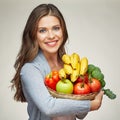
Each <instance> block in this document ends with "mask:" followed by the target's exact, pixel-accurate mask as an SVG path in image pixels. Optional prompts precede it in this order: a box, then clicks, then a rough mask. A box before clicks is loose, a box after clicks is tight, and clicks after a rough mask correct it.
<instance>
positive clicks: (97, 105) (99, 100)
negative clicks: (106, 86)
mask: <svg viewBox="0 0 120 120" xmlns="http://www.w3.org/2000/svg"><path fill="white" fill-rule="evenodd" d="M103 94H104V91H100V92H99V93H98V94H97V95H96V97H95V99H94V100H92V101H91V108H90V111H93V110H98V109H99V108H100V106H101V104H102V98H103Z"/></svg>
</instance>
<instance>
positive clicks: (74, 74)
mask: <svg viewBox="0 0 120 120" xmlns="http://www.w3.org/2000/svg"><path fill="white" fill-rule="evenodd" d="M78 77H79V72H78V70H77V69H76V70H73V72H72V74H71V75H70V80H71V81H72V82H75V81H76V80H77V78H78Z"/></svg>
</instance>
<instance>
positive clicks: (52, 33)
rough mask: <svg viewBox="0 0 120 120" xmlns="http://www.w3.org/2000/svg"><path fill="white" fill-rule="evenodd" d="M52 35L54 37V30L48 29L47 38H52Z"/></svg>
mask: <svg viewBox="0 0 120 120" xmlns="http://www.w3.org/2000/svg"><path fill="white" fill-rule="evenodd" d="M54 37H55V34H54V32H53V31H52V30H50V31H49V32H48V38H49V39H53V38H54Z"/></svg>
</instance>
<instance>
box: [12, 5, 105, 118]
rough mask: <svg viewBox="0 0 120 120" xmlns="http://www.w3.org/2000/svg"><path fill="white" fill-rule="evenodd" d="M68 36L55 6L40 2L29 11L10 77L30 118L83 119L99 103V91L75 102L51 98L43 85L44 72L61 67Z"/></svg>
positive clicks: (100, 97)
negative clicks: (93, 95)
mask: <svg viewBox="0 0 120 120" xmlns="http://www.w3.org/2000/svg"><path fill="white" fill-rule="evenodd" d="M67 39H68V33H67V29H66V24H65V21H64V18H63V16H62V14H61V12H60V11H59V9H58V8H57V7H56V6H54V5H53V4H41V5H39V6H37V7H36V8H35V9H34V10H33V11H32V13H31V14H30V16H29V18H28V21H27V23H26V26H25V29H24V32H23V37H22V45H21V49H20V52H19V54H18V57H17V60H16V63H15V69H16V74H15V76H14V78H13V79H12V88H14V87H15V88H16V93H15V96H14V98H15V100H16V101H21V102H27V103H28V114H29V120H75V119H76V118H77V117H78V118H80V119H83V118H84V117H85V116H86V115H87V113H88V112H89V111H92V110H97V109H99V107H100V106H101V101H102V97H103V92H102V91H101V92H100V93H99V94H98V95H97V96H96V98H95V99H94V100H93V101H89V100H85V101H77V100H70V99H56V98H53V97H52V96H51V95H50V94H49V92H48V90H47V88H46V87H45V85H44V78H45V76H46V74H48V73H49V72H50V71H51V70H59V69H61V68H62V67H63V63H62V60H61V56H62V55H63V54H64V53H65V48H64V45H65V43H66V41H67Z"/></svg>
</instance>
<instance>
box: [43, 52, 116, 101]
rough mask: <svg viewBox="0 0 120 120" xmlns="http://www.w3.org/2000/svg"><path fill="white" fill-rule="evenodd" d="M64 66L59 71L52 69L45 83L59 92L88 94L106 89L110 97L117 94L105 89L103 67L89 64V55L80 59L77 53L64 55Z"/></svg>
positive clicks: (113, 97) (106, 93)
mask: <svg viewBox="0 0 120 120" xmlns="http://www.w3.org/2000/svg"><path fill="white" fill-rule="evenodd" d="M62 61H63V63H64V66H63V68H62V69H60V70H59V71H57V70H54V71H51V72H50V73H49V74H48V75H46V77H45V85H46V86H47V87H49V88H51V89H53V90H55V91H57V92H58V93H64V94H73V95H74V94H75V95H86V94H90V93H95V92H99V91H100V90H101V89H102V90H104V94H105V95H107V96H108V97H109V98H110V99H115V98H116V95H115V94H114V93H113V92H112V91H111V90H110V89H105V88H104V87H105V85H106V82H105V80H104V74H103V73H102V71H101V69H100V68H99V67H97V66H95V65H93V64H88V59H87V57H83V58H81V59H80V56H79V55H78V54H77V53H73V54H71V55H68V54H64V55H63V56H62Z"/></svg>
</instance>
